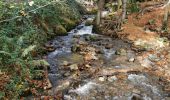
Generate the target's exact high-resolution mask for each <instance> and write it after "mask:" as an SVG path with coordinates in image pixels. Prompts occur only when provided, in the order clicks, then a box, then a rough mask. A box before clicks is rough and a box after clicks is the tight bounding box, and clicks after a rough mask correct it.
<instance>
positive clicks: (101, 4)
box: [96, 0, 105, 25]
mask: <svg viewBox="0 0 170 100" xmlns="http://www.w3.org/2000/svg"><path fill="white" fill-rule="evenodd" d="M104 3H105V0H99V1H98V11H97V19H96V25H100V23H101V13H102V10H103V7H104Z"/></svg>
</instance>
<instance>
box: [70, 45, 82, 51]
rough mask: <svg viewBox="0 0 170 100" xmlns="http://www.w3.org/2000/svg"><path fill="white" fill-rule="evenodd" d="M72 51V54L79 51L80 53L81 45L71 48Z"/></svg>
mask: <svg viewBox="0 0 170 100" xmlns="http://www.w3.org/2000/svg"><path fill="white" fill-rule="evenodd" d="M71 51H72V52H78V51H80V46H79V45H73V46H72V47H71Z"/></svg>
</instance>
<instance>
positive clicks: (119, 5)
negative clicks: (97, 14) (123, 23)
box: [117, 0, 122, 11]
mask: <svg viewBox="0 0 170 100" xmlns="http://www.w3.org/2000/svg"><path fill="white" fill-rule="evenodd" d="M117 3H118V5H117V10H118V11H119V9H120V7H121V6H122V0H118V1H117Z"/></svg>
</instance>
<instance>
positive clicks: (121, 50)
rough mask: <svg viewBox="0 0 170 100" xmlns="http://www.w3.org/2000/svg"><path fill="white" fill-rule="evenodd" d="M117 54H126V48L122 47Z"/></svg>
mask: <svg viewBox="0 0 170 100" xmlns="http://www.w3.org/2000/svg"><path fill="white" fill-rule="evenodd" d="M115 54H117V55H121V56H125V55H126V50H125V49H123V48H121V49H119V50H117V51H116V53H115Z"/></svg>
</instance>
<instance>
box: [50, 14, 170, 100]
mask: <svg viewBox="0 0 170 100" xmlns="http://www.w3.org/2000/svg"><path fill="white" fill-rule="evenodd" d="M88 20H93V16H89V17H88V18H87V20H86V21H88ZM86 21H84V22H82V24H80V25H78V26H77V27H76V28H75V29H73V30H71V31H70V32H69V34H68V35H67V36H58V37H56V38H55V39H54V40H52V41H50V42H49V43H50V44H51V45H52V46H53V48H55V51H53V52H50V53H49V54H48V57H47V61H48V62H49V64H50V69H49V73H48V76H49V79H50V81H51V83H52V86H53V87H52V89H50V90H49V91H48V98H57V99H64V100H168V99H169V95H170V94H169V89H168V87H169V83H168V80H167V79H166V78H169V74H168V73H169V72H168V71H169V70H167V69H168V68H169V66H167V67H164V66H165V64H164V65H162V66H163V67H162V69H160V66H157V61H162V60H164V59H165V58H166V57H165V58H164V57H163V56H158V57H157V56H156V55H155V54H157V53H158V52H154V53H152V52H151V51H147V50H144V51H140V50H139V51H138V50H136V49H133V48H134V47H133V44H132V43H127V42H125V41H123V40H121V39H119V38H111V37H108V36H104V35H98V34H95V33H92V28H93V26H92V25H90V26H85V22H86ZM132 47H133V48H132ZM159 52H163V50H160V51H159ZM162 55H164V54H162ZM160 57H163V58H160ZM165 69H166V70H167V72H165ZM165 73H166V75H164V74H165Z"/></svg>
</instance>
